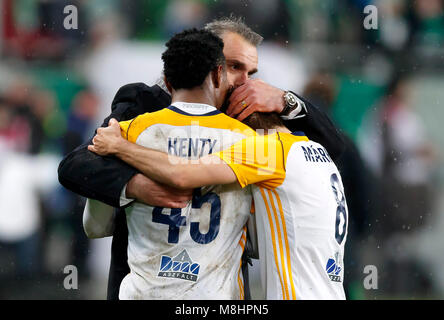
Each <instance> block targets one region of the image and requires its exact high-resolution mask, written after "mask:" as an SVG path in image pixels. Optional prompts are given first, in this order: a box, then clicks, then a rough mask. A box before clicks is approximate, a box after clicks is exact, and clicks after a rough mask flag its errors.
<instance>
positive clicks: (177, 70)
mask: <svg viewBox="0 0 444 320" xmlns="http://www.w3.org/2000/svg"><path fill="white" fill-rule="evenodd" d="M166 47H167V50H166V51H165V52H164V53H163V54H162V60H163V63H164V66H163V72H164V75H165V77H166V80H167V81H168V82H169V83H170V85H171V86H172V87H173V89H175V90H178V89H191V88H194V87H197V86H199V85H202V83H203V82H204V80H205V78H206V77H207V76H208V74H209V73H210V71H212V70H214V69H215V68H217V66H219V65H222V66H224V65H225V57H224V53H223V48H224V43H223V42H222V40H221V39H220V38H219V37H218V36H216V35H214V34H213V33H211V32H209V31H206V30H198V29H195V28H193V29H188V30H185V31H182V32H180V33H178V34H176V35H174V37H172V38H171V39H170V40H169V41H168V42H167V43H166Z"/></svg>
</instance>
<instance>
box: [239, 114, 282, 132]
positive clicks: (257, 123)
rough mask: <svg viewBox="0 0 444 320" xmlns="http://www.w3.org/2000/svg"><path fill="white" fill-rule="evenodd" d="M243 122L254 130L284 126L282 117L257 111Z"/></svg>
mask: <svg viewBox="0 0 444 320" xmlns="http://www.w3.org/2000/svg"><path fill="white" fill-rule="evenodd" d="M242 122H243V123H245V124H246V125H247V126H249V127H250V128H252V129H254V130H257V129H276V128H277V127H280V126H283V125H284V122H283V121H282V119H281V117H280V116H279V114H277V113H276V112H270V113H264V112H257V111H256V112H253V113H252V114H250V115H249V116H248V117H246V118H245V119H244V120H242Z"/></svg>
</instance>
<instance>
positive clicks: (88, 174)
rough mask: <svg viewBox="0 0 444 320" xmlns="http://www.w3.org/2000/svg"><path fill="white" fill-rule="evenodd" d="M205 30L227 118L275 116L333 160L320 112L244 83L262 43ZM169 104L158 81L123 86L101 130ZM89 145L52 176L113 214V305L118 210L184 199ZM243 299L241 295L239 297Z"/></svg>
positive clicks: (120, 243)
mask: <svg viewBox="0 0 444 320" xmlns="http://www.w3.org/2000/svg"><path fill="white" fill-rule="evenodd" d="M205 28H206V29H208V30H210V31H212V32H213V33H215V34H216V35H218V36H220V37H221V38H222V40H223V41H224V55H225V58H226V63H227V75H228V79H227V80H228V82H229V83H230V84H231V85H232V86H233V87H234V88H235V90H234V92H233V93H232V95H231V98H230V105H229V106H228V108H227V110H226V113H227V114H229V115H230V116H232V117H237V119H238V120H243V119H244V118H246V117H247V116H248V115H250V114H251V113H253V112H255V111H259V112H278V113H279V114H281V117H282V118H283V119H284V120H286V121H285V125H286V126H287V127H288V128H290V129H294V128H295V127H297V128H298V130H302V131H304V132H305V133H306V134H307V136H308V137H309V138H310V139H312V140H314V141H318V142H320V143H322V144H323V145H324V146H325V147H326V149H327V150H328V152H329V153H330V156H331V157H332V158H333V159H335V158H337V157H338V156H339V155H340V153H341V152H342V148H343V142H342V140H341V137H340V135H339V133H338V132H337V130H336V128H335V127H334V125H333V124H332V122H331V121H330V119H329V118H328V116H327V115H326V114H325V113H324V112H323V111H321V110H320V109H318V108H316V107H314V106H312V105H311V104H310V103H309V102H308V101H306V100H304V99H303V98H301V97H299V96H297V95H296V94H295V93H293V92H291V91H284V90H281V89H279V88H275V87H273V86H271V85H269V84H267V83H265V82H263V81H261V80H259V79H250V77H251V75H252V74H254V73H255V72H256V71H257V46H258V45H259V44H260V43H261V41H262V37H261V36H259V35H258V34H256V33H255V32H253V31H252V30H251V29H250V28H249V27H247V26H246V25H245V24H244V23H243V22H242V21H240V20H238V19H232V18H228V19H227V18H224V19H220V20H217V21H214V22H212V23H209V24H208V25H207V26H206V27H205ZM170 102H171V97H170V95H169V92H168V91H167V90H166V89H165V87H164V85H163V83H162V82H161V81H160V82H158V84H156V85H154V86H147V85H145V84H143V83H136V84H128V85H125V86H123V87H122V88H120V89H119V91H118V92H117V94H116V96H115V98H114V100H113V102H112V107H111V109H112V113H111V115H110V116H109V117H107V118H106V119H105V120H104V122H103V124H102V126H104V127H106V126H107V125H108V121H109V119H111V118H115V119H117V120H118V121H123V120H129V119H132V118H134V117H136V116H137V115H139V114H142V113H145V112H154V111H157V110H160V109H162V108H165V107H168V106H169V105H170ZM89 144H91V141H88V142H87V143H85V144H83V145H81V146H79V147H78V148H76V149H75V150H74V151H73V152H71V153H70V154H68V155H67V156H66V157H65V158H64V159H63V161H62V162H61V163H60V166H59V170H58V173H59V181H60V183H61V184H62V185H63V186H65V187H66V188H68V189H70V190H71V191H74V192H76V193H78V194H80V195H82V196H84V197H88V198H91V199H96V200H99V201H102V202H104V203H106V204H108V205H111V206H113V207H116V208H118V209H117V210H118V213H117V214H116V218H115V219H116V220H115V230H114V233H113V242H112V249H111V251H112V253H111V266H110V273H109V280H108V299H117V298H118V294H119V286H120V282H121V281H122V279H123V278H124V277H125V275H126V274H127V273H128V272H129V267H128V264H127V251H126V250H127V244H128V230H127V226H126V217H125V212H124V210H121V209H122V208H123V207H125V206H126V205H127V204H128V203H130V202H131V201H132V200H134V199H137V201H140V202H144V203H147V204H149V205H152V206H162V207H181V206H183V205H182V204H181V203H183V201H187V200H188V199H189V195H188V194H177V193H176V192H175V191H174V190H171V189H168V188H165V189H159V187H158V186H154V185H153V184H152V183H151V181H150V180H149V179H147V178H145V177H144V176H143V175H142V174H140V173H138V171H137V170H136V169H134V168H132V167H130V166H129V165H127V164H126V163H124V162H122V161H120V160H119V159H117V158H115V157H109V156H105V157H101V156H98V155H96V154H94V153H92V152H90V151H88V149H87V146H88V145H89ZM244 265H246V264H244ZM244 279H247V277H244ZM246 291H248V288H246ZM248 296H249V295H248V292H246V295H245V297H248Z"/></svg>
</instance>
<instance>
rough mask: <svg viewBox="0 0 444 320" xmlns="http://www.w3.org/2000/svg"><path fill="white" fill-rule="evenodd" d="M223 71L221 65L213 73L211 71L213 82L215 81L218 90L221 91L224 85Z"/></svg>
mask: <svg viewBox="0 0 444 320" xmlns="http://www.w3.org/2000/svg"><path fill="white" fill-rule="evenodd" d="M222 71H223V67H222V66H221V65H219V66H217V67H216V68H215V69H214V70H213V71H211V80H212V81H213V84H214V87H215V88H216V89H219V87H220V85H221V83H222Z"/></svg>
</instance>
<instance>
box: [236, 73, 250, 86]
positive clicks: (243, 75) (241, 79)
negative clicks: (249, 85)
mask: <svg viewBox="0 0 444 320" xmlns="http://www.w3.org/2000/svg"><path fill="white" fill-rule="evenodd" d="M247 80H248V73H247V72H243V73H241V74H239V76H238V77H237V78H236V83H235V85H236V86H241V85H243V84H244V83H245V82H246V81H247Z"/></svg>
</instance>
